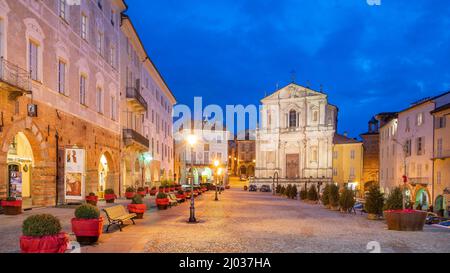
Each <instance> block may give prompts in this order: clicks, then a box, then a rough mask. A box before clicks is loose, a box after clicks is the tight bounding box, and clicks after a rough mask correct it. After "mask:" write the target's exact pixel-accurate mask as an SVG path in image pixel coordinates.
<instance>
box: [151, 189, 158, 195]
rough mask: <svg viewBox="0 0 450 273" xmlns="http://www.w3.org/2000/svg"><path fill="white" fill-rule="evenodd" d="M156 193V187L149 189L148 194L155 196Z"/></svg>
mask: <svg viewBox="0 0 450 273" xmlns="http://www.w3.org/2000/svg"><path fill="white" fill-rule="evenodd" d="M157 193H158V190H157V189H151V190H150V196H155V195H156V194H157Z"/></svg>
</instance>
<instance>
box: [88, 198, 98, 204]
mask: <svg viewBox="0 0 450 273" xmlns="http://www.w3.org/2000/svg"><path fill="white" fill-rule="evenodd" d="M97 202H98V196H86V203H88V204H90V205H93V206H97Z"/></svg>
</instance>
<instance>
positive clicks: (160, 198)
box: [156, 192, 169, 210]
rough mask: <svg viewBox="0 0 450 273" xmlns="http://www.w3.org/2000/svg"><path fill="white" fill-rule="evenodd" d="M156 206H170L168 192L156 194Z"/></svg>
mask: <svg viewBox="0 0 450 273" xmlns="http://www.w3.org/2000/svg"><path fill="white" fill-rule="evenodd" d="M156 206H157V207H158V209H160V210H165V209H167V207H168V206H169V198H167V194H165V193H164V192H160V193H158V195H157V196H156Z"/></svg>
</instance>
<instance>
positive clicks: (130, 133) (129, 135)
mask: <svg viewBox="0 0 450 273" xmlns="http://www.w3.org/2000/svg"><path fill="white" fill-rule="evenodd" d="M123 141H124V143H125V145H126V146H129V145H133V144H136V143H137V144H139V145H141V146H142V148H145V149H146V150H148V149H149V148H150V141H149V140H148V139H147V138H146V137H145V136H143V135H141V134H139V133H138V132H136V131H135V130H133V129H123Z"/></svg>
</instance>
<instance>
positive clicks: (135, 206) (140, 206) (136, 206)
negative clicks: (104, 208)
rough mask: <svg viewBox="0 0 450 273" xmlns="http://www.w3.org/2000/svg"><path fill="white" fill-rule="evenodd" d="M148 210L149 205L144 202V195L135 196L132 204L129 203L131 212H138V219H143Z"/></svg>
mask: <svg viewBox="0 0 450 273" xmlns="http://www.w3.org/2000/svg"><path fill="white" fill-rule="evenodd" d="M146 210H147V206H146V205H145V204H144V201H143V200H142V196H141V195H140V194H137V195H136V196H134V197H133V200H132V201H131V204H128V211H129V212H130V213H136V215H137V217H136V219H143V218H144V213H145V211H146Z"/></svg>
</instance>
